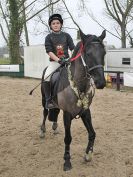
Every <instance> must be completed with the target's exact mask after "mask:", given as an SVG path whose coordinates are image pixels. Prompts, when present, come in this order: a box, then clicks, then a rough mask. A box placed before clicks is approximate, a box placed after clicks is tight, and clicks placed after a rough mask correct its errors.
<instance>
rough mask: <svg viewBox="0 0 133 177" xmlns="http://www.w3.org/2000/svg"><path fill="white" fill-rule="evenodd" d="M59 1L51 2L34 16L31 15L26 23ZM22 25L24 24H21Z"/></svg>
mask: <svg viewBox="0 0 133 177" xmlns="http://www.w3.org/2000/svg"><path fill="white" fill-rule="evenodd" d="M59 1H60V0H57V1H55V2H52V3H51V4H48V5H46V6H45V7H43V8H42V9H40V10H39V11H38V12H37V13H35V14H34V15H32V16H31V17H29V18H28V19H26V21H29V20H31V19H32V18H34V17H35V16H36V15H38V14H39V13H40V12H42V11H43V10H45V9H46V8H48V7H49V6H51V5H53V4H56V3H58V2H59ZM23 23H24V22H23Z"/></svg>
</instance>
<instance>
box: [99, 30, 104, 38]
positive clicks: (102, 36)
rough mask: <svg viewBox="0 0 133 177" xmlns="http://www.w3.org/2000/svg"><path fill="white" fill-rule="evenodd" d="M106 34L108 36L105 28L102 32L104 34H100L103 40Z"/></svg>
mask: <svg viewBox="0 0 133 177" xmlns="http://www.w3.org/2000/svg"><path fill="white" fill-rule="evenodd" d="M105 36H106V30H104V31H103V32H102V34H101V36H99V38H100V39H101V40H103V39H104V38H105Z"/></svg>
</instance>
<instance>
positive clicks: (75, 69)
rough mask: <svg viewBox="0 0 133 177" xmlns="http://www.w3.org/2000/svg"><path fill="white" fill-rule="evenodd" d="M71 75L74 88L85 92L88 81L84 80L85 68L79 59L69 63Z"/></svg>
mask: <svg viewBox="0 0 133 177" xmlns="http://www.w3.org/2000/svg"><path fill="white" fill-rule="evenodd" d="M71 73H72V78H73V80H74V82H75V83H76V86H77V87H78V89H79V90H80V91H81V92H85V91H86V88H87V87H88V79H87V78H86V72H85V67H84V66H83V63H82V60H81V58H78V59H76V61H74V62H72V63H71Z"/></svg>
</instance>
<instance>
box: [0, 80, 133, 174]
mask: <svg viewBox="0 0 133 177" xmlns="http://www.w3.org/2000/svg"><path fill="white" fill-rule="evenodd" d="M39 82H40V80H35V79H13V78H8V77H0V177H133V93H130V92H118V91H115V90H112V89H107V88H105V89H104V90H96V94H95V97H94V100H93V103H92V105H91V111H92V117H93V126H94V128H95V131H96V134H97V136H96V141H95V146H94V156H93V160H92V162H90V163H85V162H84V160H83V156H84V152H85V149H86V145H87V132H86V129H85V127H84V126H83V123H82V121H81V119H78V120H76V119H75V120H73V122H72V137H73V141H72V144H71V157H72V159H71V162H72V166H73V168H72V170H71V171H69V172H64V171H63V163H64V161H63V154H64V142H63V139H64V128H63V122H62V114H60V116H59V121H58V123H59V132H60V133H59V134H57V135H54V134H53V130H52V128H51V126H52V123H51V122H49V121H47V123H46V125H47V132H46V135H45V139H40V137H39V130H40V124H41V122H42V106H41V94H40V87H39V88H38V89H37V90H35V92H34V93H33V95H32V96H29V95H28V94H29V91H30V90H31V89H32V88H33V87H34V86H35V85H36V84H38V83H39Z"/></svg>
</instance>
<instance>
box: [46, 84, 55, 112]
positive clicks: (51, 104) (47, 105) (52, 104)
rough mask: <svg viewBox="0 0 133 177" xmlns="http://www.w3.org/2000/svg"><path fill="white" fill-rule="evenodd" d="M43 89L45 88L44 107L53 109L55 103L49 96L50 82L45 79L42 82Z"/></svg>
mask: <svg viewBox="0 0 133 177" xmlns="http://www.w3.org/2000/svg"><path fill="white" fill-rule="evenodd" d="M44 89H45V98H46V105H45V107H46V109H53V108H55V105H54V103H53V101H52V98H51V88H50V82H49V81H46V82H44Z"/></svg>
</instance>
